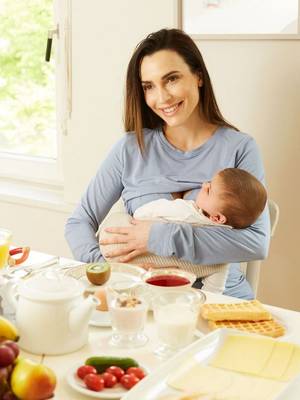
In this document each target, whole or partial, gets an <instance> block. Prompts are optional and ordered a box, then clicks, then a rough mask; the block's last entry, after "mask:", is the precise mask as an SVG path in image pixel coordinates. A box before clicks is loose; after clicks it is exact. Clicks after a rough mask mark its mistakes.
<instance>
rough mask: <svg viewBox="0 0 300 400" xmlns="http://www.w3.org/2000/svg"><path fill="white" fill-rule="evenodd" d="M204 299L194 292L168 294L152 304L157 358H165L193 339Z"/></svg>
mask: <svg viewBox="0 0 300 400" xmlns="http://www.w3.org/2000/svg"><path fill="white" fill-rule="evenodd" d="M204 302H205V295H204V294H203V293H202V292H201V291H200V290H196V289H192V288H188V289H184V290H182V289H178V290H172V291H166V292H165V293H162V294H160V295H158V296H156V297H154V299H153V300H152V306H153V312H154V321H155V325H156V331H157V336H158V341H159V345H158V347H157V348H156V349H155V351H154V352H155V354H157V355H158V356H160V357H162V358H165V357H169V356H170V355H172V354H173V353H175V352H176V351H177V350H179V349H181V348H183V347H185V346H187V345H188V344H189V343H191V341H192V340H193V338H194V334H195V330H196V325H197V321H198V316H199V311H200V305H201V304H203V303H204Z"/></svg>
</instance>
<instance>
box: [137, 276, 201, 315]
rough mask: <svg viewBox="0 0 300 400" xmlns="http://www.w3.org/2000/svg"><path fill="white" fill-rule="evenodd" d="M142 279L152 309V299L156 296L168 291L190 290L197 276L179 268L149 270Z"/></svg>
mask: <svg viewBox="0 0 300 400" xmlns="http://www.w3.org/2000/svg"><path fill="white" fill-rule="evenodd" d="M142 279H143V283H144V285H143V286H144V290H145V293H146V298H147V300H148V303H149V307H151V299H153V298H154V296H157V295H159V294H161V293H164V292H166V291H173V290H186V289H190V288H191V286H192V284H193V283H194V282H195V280H196V275H195V274H193V273H192V272H188V271H184V270H181V269H178V268H155V269H150V270H148V271H147V272H146V273H145V274H144V275H143V277H142ZM151 308H152V307H151Z"/></svg>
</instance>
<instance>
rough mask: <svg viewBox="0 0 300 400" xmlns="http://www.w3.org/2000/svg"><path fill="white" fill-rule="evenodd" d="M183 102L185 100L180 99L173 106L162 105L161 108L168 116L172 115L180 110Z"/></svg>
mask: <svg viewBox="0 0 300 400" xmlns="http://www.w3.org/2000/svg"><path fill="white" fill-rule="evenodd" d="M182 104H183V101H180V102H179V103H176V104H174V105H172V106H168V107H160V108H159V110H160V111H162V112H163V114H164V115H165V116H166V117H172V116H173V115H175V114H176V113H177V112H178V111H179V110H180V108H181V106H182Z"/></svg>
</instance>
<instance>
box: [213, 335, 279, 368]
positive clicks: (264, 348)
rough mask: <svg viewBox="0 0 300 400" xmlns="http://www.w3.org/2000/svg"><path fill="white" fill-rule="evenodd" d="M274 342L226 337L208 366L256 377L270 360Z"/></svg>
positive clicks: (266, 339)
mask: <svg viewBox="0 0 300 400" xmlns="http://www.w3.org/2000/svg"><path fill="white" fill-rule="evenodd" d="M274 345H275V340H273V339H270V338H261V337H252V336H250V335H249V336H242V335H228V336H227V337H226V338H225V341H224V343H223V345H222V347H221V349H220V350H219V352H218V353H217V355H216V357H215V358H214V359H213V360H212V362H210V365H212V366H214V367H218V368H224V369H229V370H233V371H237V372H244V373H246V374H254V375H258V374H259V373H260V371H261V370H262V367H263V366H264V365H266V362H267V361H268V359H269V358H270V356H271V354H272V351H273V347H274Z"/></svg>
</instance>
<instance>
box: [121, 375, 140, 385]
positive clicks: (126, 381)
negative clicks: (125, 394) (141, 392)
mask: <svg viewBox="0 0 300 400" xmlns="http://www.w3.org/2000/svg"><path fill="white" fill-rule="evenodd" d="M139 381H140V380H139V378H138V377H137V376H135V375H134V374H125V375H123V376H122V378H121V380H120V383H121V384H122V385H123V386H124V388H125V389H131V388H132V387H133V386H134V385H136V384H137V383H138V382H139Z"/></svg>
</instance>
